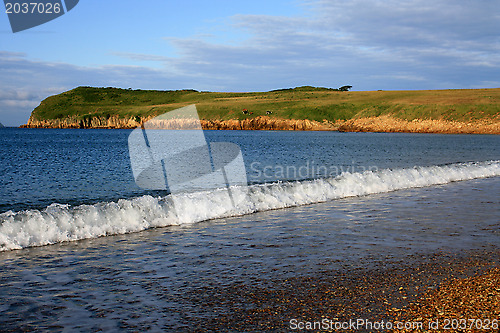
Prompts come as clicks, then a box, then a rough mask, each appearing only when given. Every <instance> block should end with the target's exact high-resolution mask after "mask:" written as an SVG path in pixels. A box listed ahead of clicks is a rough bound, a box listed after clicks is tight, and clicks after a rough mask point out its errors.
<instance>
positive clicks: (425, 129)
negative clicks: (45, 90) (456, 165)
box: [23, 116, 500, 134]
mask: <svg viewBox="0 0 500 333" xmlns="http://www.w3.org/2000/svg"><path fill="white" fill-rule="evenodd" d="M148 120H149V119H147V118H145V119H140V120H139V121H137V120H136V119H134V118H129V119H120V118H118V117H111V118H108V119H103V118H100V117H93V118H90V119H87V120H86V121H82V120H78V119H75V118H67V119H52V120H42V121H29V122H28V124H27V125H23V127H25V128H109V129H113V128H115V129H118V128H120V129H133V128H137V127H139V126H141V122H146V121H148ZM200 122H201V126H202V128H203V129H205V130H268V131H340V132H402V133H443V134H453V133H455V134H500V121H498V120H497V121H494V120H491V121H484V120H483V121H478V122H473V123H471V122H469V123H465V122H458V121H445V120H430V119H427V120H421V119H417V120H413V121H405V120H401V119H396V118H393V117H389V116H381V117H370V118H358V119H349V120H339V121H337V122H330V121H327V120H325V121H323V122H318V121H311V120H296V119H295V120H294V119H276V118H271V117H265V116H260V117H257V118H252V119H245V120H239V119H230V120H203V119H202V120H200ZM172 129H176V127H172Z"/></svg>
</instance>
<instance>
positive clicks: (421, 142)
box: [0, 129, 500, 331]
mask: <svg viewBox="0 0 500 333" xmlns="http://www.w3.org/2000/svg"><path fill="white" fill-rule="evenodd" d="M130 132H131V131H128V130H42V129H1V130H0V147H1V148H0V174H1V175H2V186H1V187H0V281H1V282H0V300H1V302H0V323H2V324H3V325H2V327H3V328H4V329H6V330H12V331H15V330H17V329H24V330H28V331H29V330H40V329H47V328H50V329H54V330H61V331H64V330H68V331H74V330H81V331H95V330H110V329H111V330H123V329H131V330H145V329H158V330H163V329H169V328H176V327H177V328H178V327H182V326H183V325H186V323H185V322H183V320H186V319H185V318H186V316H188V315H189V316H194V315H198V314H199V315H200V316H205V315H208V313H210V311H209V310H207V309H206V308H204V307H203V304H193V303H192V302H191V303H190V302H187V303H186V301H185V299H184V298H183V295H185V294H186V293H187V294H189V293H190V292H195V291H196V290H197V288H201V287H203V286H207V285H218V286H224V285H228V284H231V283H235V282H239V283H243V284H251V283H255V279H266V278H272V277H275V276H281V277H286V276H294V275H297V274H307V273H308V272H311V271H315V270H317V269H318V267H323V268H324V267H328V268H329V269H336V268H342V267H355V266H356V265H363V266H366V265H369V264H370V263H371V262H375V261H380V260H388V259H390V260H391V261H398V260H404V258H406V257H407V256H408V255H411V254H416V253H426V252H433V251H438V250H447V251H452V252H456V253H459V252H460V251H463V250H475V249H496V248H498V244H499V243H500V199H499V195H498V193H500V177H499V176H500V137H499V136H492V135H434V134H396V133H392V134H391V133H337V132H265V131H206V132H205V136H206V138H207V140H208V141H210V142H231V143H234V144H237V145H238V146H239V147H240V149H241V152H242V156H243V160H244V163H245V167H246V172H247V179H248V182H249V186H248V187H245V188H243V187H242V188H238V187H235V188H232V191H233V193H235V196H238V195H239V194H241V195H244V198H245V199H244V200H242V201H239V202H238V204H237V205H230V204H229V203H228V202H227V200H225V198H226V197H225V196H224V193H223V191H221V190H218V189H212V190H206V191H201V192H196V193H185V194H182V193H181V194H178V199H179V198H180V200H182V202H183V206H182V207H183V208H182V212H179V211H178V210H179V208H178V207H177V211H175V210H174V209H173V204H172V200H170V196H171V195H170V194H169V193H168V192H167V191H150V190H144V189H141V188H139V187H138V186H137V185H136V184H135V182H134V177H133V173H132V170H131V166H130V160H129V151H128V146H127V139H128V135H129V134H130ZM181 213H182V214H181Z"/></svg>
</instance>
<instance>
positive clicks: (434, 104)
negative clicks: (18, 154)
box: [30, 86, 500, 122]
mask: <svg viewBox="0 0 500 333" xmlns="http://www.w3.org/2000/svg"><path fill="white" fill-rule="evenodd" d="M190 104H196V106H197V109H198V112H199V115H200V118H201V119H205V120H219V121H223V120H229V119H237V120H244V119H248V118H255V117H259V116H263V115H266V111H271V112H272V114H270V117H273V118H280V119H296V120H300V119H307V120H314V121H324V120H327V121H338V120H348V119H355V118H366V117H380V116H386V115H387V116H391V117H394V118H397V119H402V120H407V121H412V120H415V119H436V120H445V121H460V122H473V121H478V120H483V119H495V120H498V118H499V117H500V116H499V114H500V89H499V88H496V89H464V90H419V91H359V92H345V91H338V90H336V89H328V88H315V87H309V86H306V87H298V88H293V89H281V90H274V91H269V92H246V93H220V92H198V91H195V90H176V91H156V90H132V89H118V88H94V87H78V88H75V89H72V90H70V91H67V92H64V93H61V94H58V95H55V96H51V97H48V98H46V99H45V100H44V101H42V102H41V103H40V105H39V106H38V107H37V108H35V110H34V111H33V113H32V115H31V118H30V121H32V122H33V121H42V120H53V119H63V118H68V117H72V118H76V119H88V118H92V117H100V118H110V117H114V116H118V117H119V118H134V117H136V118H137V119H138V120H139V119H141V118H149V117H150V116H155V115H160V114H163V113H165V112H167V111H171V110H174V109H176V108H179V107H183V106H186V105H190ZM243 109H247V110H248V111H249V112H252V114H248V115H247V114H243V112H242V110H243Z"/></svg>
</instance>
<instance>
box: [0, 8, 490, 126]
mask: <svg viewBox="0 0 500 333" xmlns="http://www.w3.org/2000/svg"><path fill="white" fill-rule="evenodd" d="M499 31H500V2H499V1H498V0H476V1H471V0H467V1H465V0H435V1H431V2H430V1H427V0H426V1H423V0H412V1H395V0H384V1H376V0H349V1H345V0H344V1H338V0H288V1H287V0H273V1H269V0H267V1H260V0H254V1H234V0H233V1H226V0H212V1H194V0H193V1H183V2H180V1H169V0H161V1H160V0H146V1H131V0H121V1H118V0H106V1H95V0H81V1H80V2H79V4H78V5H77V6H76V7H75V8H74V9H73V10H72V11H70V12H68V13H67V14H65V15H63V16H61V17H59V18H57V19H55V20H53V21H51V22H48V23H46V24H44V25H41V26H38V27H35V28H32V29H30V30H26V31H23V32H19V33H16V34H13V33H12V31H11V29H10V25H9V21H8V17H7V14H5V12H4V10H2V13H0V122H2V123H3V124H5V125H8V126H17V125H20V124H23V123H26V121H27V119H28V117H29V114H30V113H31V111H32V110H33V108H34V107H36V106H37V105H38V104H39V103H40V101H41V100H42V99H44V98H45V97H47V96H49V95H52V94H56V93H60V92H63V91H66V90H69V89H72V88H74V87H77V86H80V85H90V86H114V87H123V88H128V87H131V88H134V89H165V90H166V89H184V88H192V89H197V90H211V91H266V90H271V89H278V88H287V87H294V86H300V85H314V86H325V87H339V86H341V85H346V84H349V85H352V86H353V87H354V88H353V90H378V89H384V90H401V89H454V88H488V87H490V88H491V87H500V34H499Z"/></svg>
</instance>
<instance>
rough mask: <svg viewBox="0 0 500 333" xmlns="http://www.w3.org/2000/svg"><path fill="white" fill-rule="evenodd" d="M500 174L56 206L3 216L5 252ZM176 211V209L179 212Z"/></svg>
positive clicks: (474, 165)
mask: <svg viewBox="0 0 500 333" xmlns="http://www.w3.org/2000/svg"><path fill="white" fill-rule="evenodd" d="M493 176H500V161H488V162H471V163H458V164H452V165H446V166H430V167H414V168H411V169H394V170H391V169H384V170H379V171H376V172H373V171H366V172H363V173H343V174H342V175H340V176H338V177H335V178H328V179H317V180H309V181H295V182H280V183H272V184H259V185H251V186H249V187H248V188H244V187H240V188H238V187H235V188H232V189H231V193H232V196H233V197H234V202H236V205H235V206H233V204H232V201H231V200H228V196H227V191H226V189H215V190H211V191H204V192H196V193H189V194H182V195H177V196H176V197H175V200H173V198H172V197H170V196H166V197H152V196H142V197H138V198H133V199H121V200H118V201H117V202H103V203H98V204H94V205H80V206H69V205H61V204H57V203H54V204H52V205H50V206H48V207H47V208H45V209H43V210H36V209H33V210H25V211H21V212H12V211H9V212H5V213H2V214H0V251H8V250H14V249H22V248H26V247H32V246H42V245H48V244H55V243H60V242H67V241H75V240H81V239H88V238H97V237H102V236H107V235H116V234H125V233H131V232H138V231H141V230H145V229H149V228H154V227H165V226H170V225H179V224H185V223H196V222H200V221H206V220H209V219H217V218H223V217H229V216H240V215H245V214H251V213H254V212H260V211H266V210H271V209H279V208H286V207H293V206H300V205H305V204H311V203H317V202H324V201H328V200H333V199H338V198H345V197H351V196H362V195H369V194H373V193H384V192H390V191H395V190H400V189H407V188H415V187H423V186H431V185H438V184H447V183H450V182H454V181H462V180H470V179H476V178H485V177H493ZM174 208H175V209H174Z"/></svg>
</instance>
